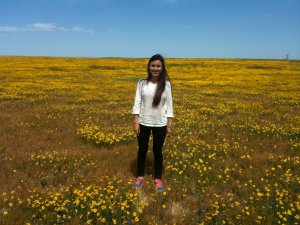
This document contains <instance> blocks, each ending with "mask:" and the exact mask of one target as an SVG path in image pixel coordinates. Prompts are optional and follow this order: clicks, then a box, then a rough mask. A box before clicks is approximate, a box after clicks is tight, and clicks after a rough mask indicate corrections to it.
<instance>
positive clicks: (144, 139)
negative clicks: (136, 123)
mask: <svg viewBox="0 0 300 225" xmlns="http://www.w3.org/2000/svg"><path fill="white" fill-rule="evenodd" d="M151 130H152V135H153V155H154V179H161V177H162V167H163V154H162V147H163V145H164V141H165V137H166V134H167V126H163V127H147V126H144V125H141V124H140V134H139V136H138V144H139V151H138V155H137V176H138V177H142V176H144V169H145V162H146V155H147V151H148V143H149V137H150V134H151Z"/></svg>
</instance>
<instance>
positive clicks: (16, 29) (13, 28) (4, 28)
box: [0, 27, 24, 32]
mask: <svg viewBox="0 0 300 225" xmlns="http://www.w3.org/2000/svg"><path fill="white" fill-rule="evenodd" d="M1 31H2V32H18V31H24V29H22V28H19V27H0V32H1Z"/></svg>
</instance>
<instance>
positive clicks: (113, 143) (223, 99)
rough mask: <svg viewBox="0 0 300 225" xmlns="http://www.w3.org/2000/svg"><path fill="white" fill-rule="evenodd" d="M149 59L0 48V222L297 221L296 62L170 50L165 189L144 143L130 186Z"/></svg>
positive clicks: (299, 131)
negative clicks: (140, 167)
mask: <svg viewBox="0 0 300 225" xmlns="http://www.w3.org/2000/svg"><path fill="white" fill-rule="evenodd" d="M147 62H148V60H147V59H127V58H120V59H119V58H112V59H96V58H50V57H4V56H2V57H0V65H1V67H0V124H1V125H0V224H14V225H18V224H26V223H29V224H49V225H50V224H203V225H204V224H249V225H250V224H264V225H268V224H270V225H271V224H299V223H300V215H299V211H300V171H299V166H300V163H299V160H300V159H299V152H300V113H299V112H300V61H283V60H229V59H228V60H227V59H223V60H221V59H218V60H216V59H215V60H214V59H167V60H166V64H167V69H168V72H169V75H170V77H171V81H172V84H173V98H174V113H175V117H176V118H175V129H176V130H175V134H174V136H173V137H171V138H168V139H167V140H166V143H165V147H164V160H165V161H164V162H165V163H164V167H165V169H164V177H163V179H164V181H165V186H166V189H165V191H163V192H156V191H155V186H154V184H153V181H152V177H151V176H152V170H153V159H152V157H153V156H152V153H151V151H149V152H148V159H147V168H146V172H147V175H146V180H145V182H144V185H143V188H142V189H141V190H136V189H135V188H134V187H133V181H134V173H135V164H136V153H137V143H136V138H135V136H134V134H133V131H132V115H131V109H132V106H133V101H134V95H135V88H136V85H137V81H138V79H140V78H142V77H146V66H147ZM150 150H151V147H150Z"/></svg>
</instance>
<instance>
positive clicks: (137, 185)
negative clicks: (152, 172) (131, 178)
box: [134, 177, 144, 188]
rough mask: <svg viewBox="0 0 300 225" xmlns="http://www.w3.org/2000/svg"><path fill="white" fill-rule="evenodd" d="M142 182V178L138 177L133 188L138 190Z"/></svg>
mask: <svg viewBox="0 0 300 225" xmlns="http://www.w3.org/2000/svg"><path fill="white" fill-rule="evenodd" d="M143 180H144V177H138V178H136V180H135V183H134V186H136V187H138V188H140V187H141V186H142V183H143Z"/></svg>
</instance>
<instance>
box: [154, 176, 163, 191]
mask: <svg viewBox="0 0 300 225" xmlns="http://www.w3.org/2000/svg"><path fill="white" fill-rule="evenodd" d="M154 181H155V184H156V187H157V190H159V191H162V190H164V185H163V183H162V181H161V179H155V180H154Z"/></svg>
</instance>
